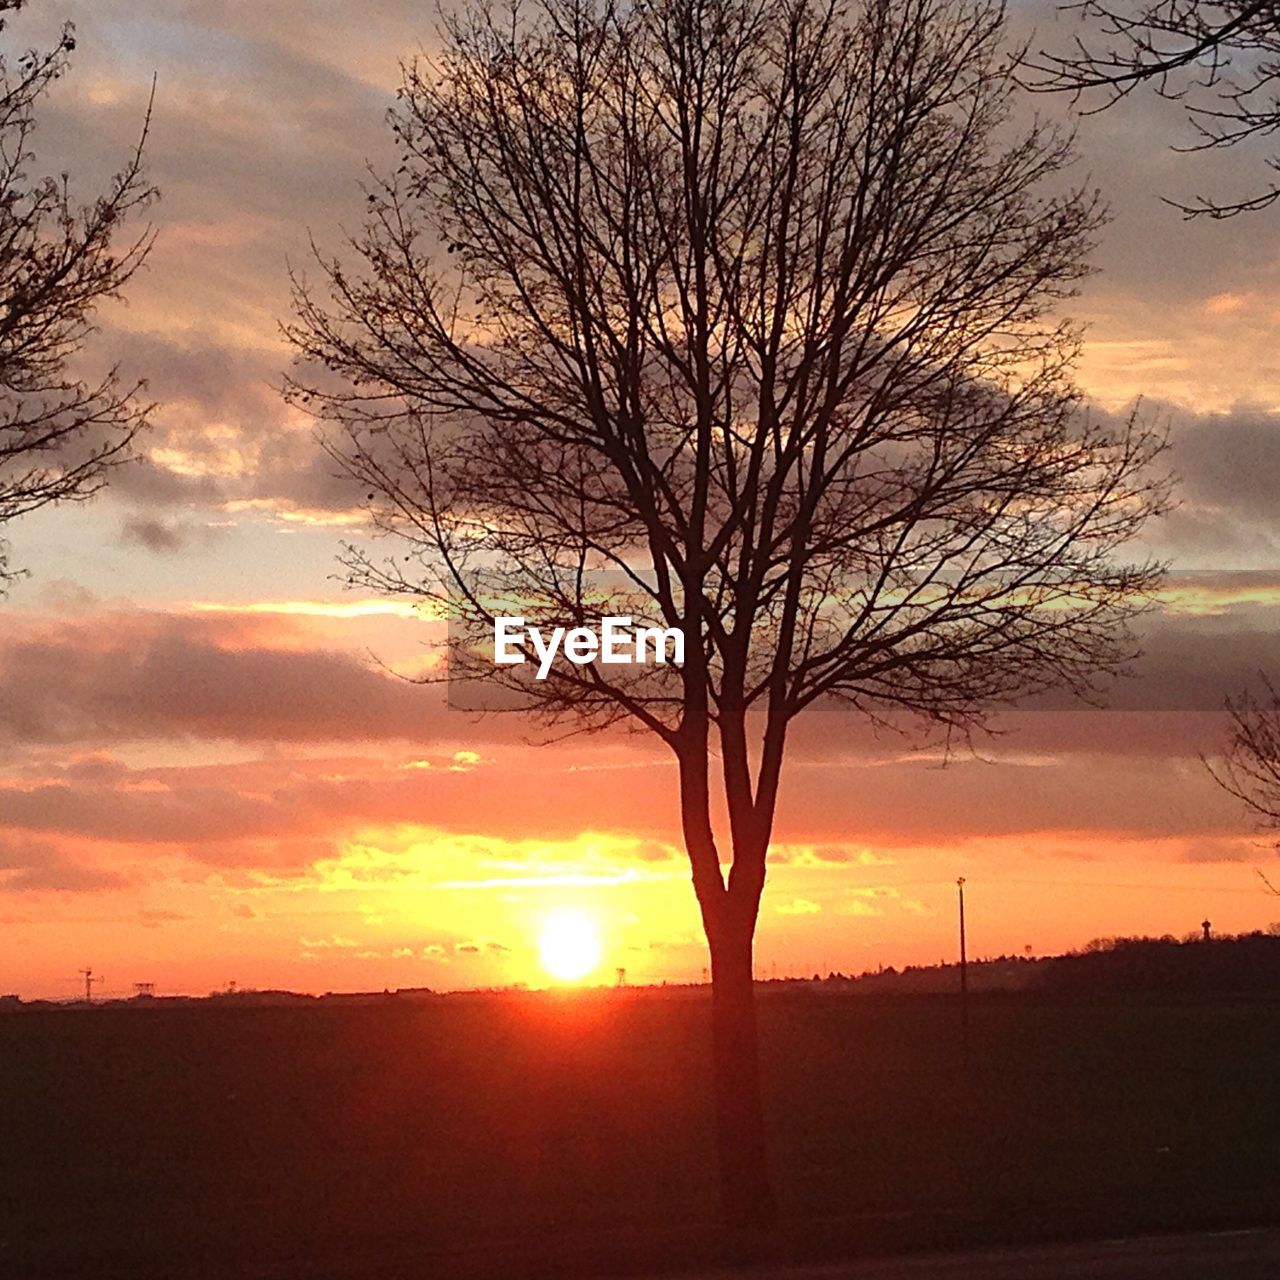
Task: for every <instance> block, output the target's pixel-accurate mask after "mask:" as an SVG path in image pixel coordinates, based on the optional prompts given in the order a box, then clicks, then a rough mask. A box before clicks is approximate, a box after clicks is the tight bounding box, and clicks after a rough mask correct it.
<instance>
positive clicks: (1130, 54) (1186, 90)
mask: <svg viewBox="0 0 1280 1280" xmlns="http://www.w3.org/2000/svg"><path fill="white" fill-rule="evenodd" d="M1063 8H1065V9H1074V10H1076V11H1077V12H1078V13H1079V14H1080V16H1081V17H1082V18H1083V19H1084V20H1086V21H1090V22H1092V23H1093V25H1094V28H1095V30H1094V34H1093V36H1092V37H1076V39H1075V41H1074V47H1073V50H1072V52H1071V53H1069V54H1057V55H1055V54H1050V53H1044V52H1041V53H1040V54H1039V55H1038V56H1037V57H1034V58H1030V59H1028V60H1027V65H1028V69H1029V70H1030V71H1031V73H1032V77H1033V78H1032V79H1031V81H1030V84H1029V87H1031V88H1033V89H1036V90H1038V91H1041V92H1052V91H1060V90H1065V91H1067V92H1069V93H1071V94H1074V95H1076V96H1080V95H1082V94H1089V93H1090V92H1091V91H1100V92H1101V93H1102V94H1103V95H1104V96H1103V98H1102V100H1101V102H1100V103H1099V104H1098V105H1097V106H1095V107H1093V108H1092V109H1093V110H1102V109H1105V108H1107V107H1110V106H1112V105H1113V104H1114V103H1116V102H1118V101H1120V100H1121V99H1122V98H1126V97H1128V96H1129V95H1130V94H1131V93H1133V92H1134V90H1136V89H1138V88H1141V87H1143V86H1147V87H1150V88H1153V89H1154V90H1155V92H1156V93H1158V94H1159V95H1160V96H1161V97H1163V98H1168V99H1171V100H1172V101H1175V102H1180V103H1182V104H1183V106H1184V108H1185V111H1186V115H1187V118H1188V119H1189V120H1190V122H1191V124H1192V126H1193V128H1194V129H1195V131H1196V133H1197V135H1198V141H1197V142H1195V143H1192V144H1191V145H1189V146H1187V147H1184V148H1180V149H1181V150H1185V151H1211V150H1218V149H1221V148H1225V147H1234V146H1236V145H1238V144H1239V143H1242V142H1247V141H1250V140H1252V139H1262V138H1268V137H1271V136H1272V135H1274V134H1275V132H1276V130H1277V129H1278V128H1280V105H1278V99H1277V97H1276V91H1277V88H1278V87H1280V7H1277V5H1276V4H1275V0H1245V2H1243V3H1240V2H1237V3H1234V4H1230V3H1229V4H1220V3H1215V2H1214V0H1146V3H1137V4H1132V3H1126V4H1115V3H1112V2H1111V0H1078V2H1077V3H1074V4H1068V5H1064V6H1063ZM1265 163H1266V167H1267V168H1269V169H1271V170H1272V171H1273V172H1275V171H1276V170H1278V169H1280V161H1277V160H1276V159H1275V158H1274V157H1273V158H1270V159H1268V160H1267V161H1266V162H1265ZM1277 199H1280V186H1277V185H1276V184H1275V183H1274V182H1272V183H1270V184H1269V185H1268V186H1267V187H1266V188H1265V189H1264V190H1262V191H1260V192H1258V193H1257V194H1256V195H1253V196H1247V197H1245V198H1244V199H1241V200H1218V199H1214V198H1211V197H1207V196H1199V197H1197V198H1196V200H1195V201H1194V202H1193V203H1191V204H1180V203H1177V202H1173V203H1175V204H1177V207H1178V208H1180V209H1181V210H1182V211H1183V213H1185V214H1186V215H1187V216H1188V217H1197V216H1200V215H1207V216H1209V217H1211V218H1227V217H1231V216H1232V215H1233V214H1237V213H1244V212H1249V211H1252V210H1256V209H1264V208H1266V207H1267V206H1269V205H1271V204H1273V203H1274V202H1275V201H1276V200H1277Z"/></svg>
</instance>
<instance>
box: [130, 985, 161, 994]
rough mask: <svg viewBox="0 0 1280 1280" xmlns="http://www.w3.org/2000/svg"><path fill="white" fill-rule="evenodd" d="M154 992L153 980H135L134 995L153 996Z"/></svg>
mask: <svg viewBox="0 0 1280 1280" xmlns="http://www.w3.org/2000/svg"><path fill="white" fill-rule="evenodd" d="M155 993H156V984H155V983H154V982H135V983H134V984H133V994H134V995H135V996H153V995H155Z"/></svg>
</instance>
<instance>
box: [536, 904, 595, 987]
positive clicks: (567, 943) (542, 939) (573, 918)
mask: <svg viewBox="0 0 1280 1280" xmlns="http://www.w3.org/2000/svg"><path fill="white" fill-rule="evenodd" d="M538 958H539V959H540V960H541V962H542V967H543V968H544V969H545V970H546V971H547V973H548V974H549V975H550V976H551V977H553V978H556V979H558V980H559V981H560V982H577V981H578V980H579V979H581V978H585V977H586V976H587V974H589V973H590V972H591V971H592V970H593V969H595V968H596V967H597V966H598V965H599V964H600V931H599V929H598V928H597V926H596V922H595V920H594V919H592V917H591V916H589V915H587V914H586V912H584V911H557V912H555V913H554V914H552V915H550V916H548V917H547V920H546V922H545V923H544V924H543V926H542V932H541V933H540V934H539V935H538Z"/></svg>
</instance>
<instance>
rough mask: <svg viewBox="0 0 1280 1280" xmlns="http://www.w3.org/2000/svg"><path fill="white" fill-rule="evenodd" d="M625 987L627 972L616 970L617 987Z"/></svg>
mask: <svg viewBox="0 0 1280 1280" xmlns="http://www.w3.org/2000/svg"><path fill="white" fill-rule="evenodd" d="M626 985H627V971H626V970H625V969H619V970H618V986H620V987H625V986H626Z"/></svg>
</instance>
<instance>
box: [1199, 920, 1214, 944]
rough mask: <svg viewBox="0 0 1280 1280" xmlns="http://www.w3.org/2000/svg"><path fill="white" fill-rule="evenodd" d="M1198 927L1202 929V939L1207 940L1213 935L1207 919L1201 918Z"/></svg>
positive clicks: (1211, 926)
mask: <svg viewBox="0 0 1280 1280" xmlns="http://www.w3.org/2000/svg"><path fill="white" fill-rule="evenodd" d="M1200 927H1201V928H1202V929H1203V930H1204V940H1205V941H1206V942H1208V941H1209V939H1210V938H1212V937H1213V925H1211V924H1210V923H1209V921H1208V920H1201V921H1200Z"/></svg>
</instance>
